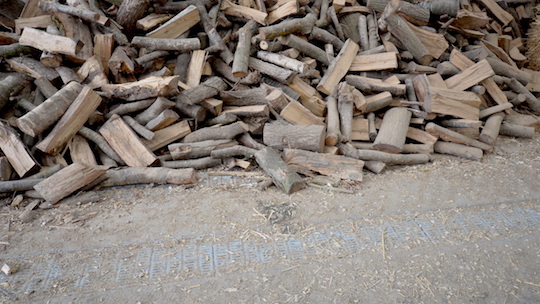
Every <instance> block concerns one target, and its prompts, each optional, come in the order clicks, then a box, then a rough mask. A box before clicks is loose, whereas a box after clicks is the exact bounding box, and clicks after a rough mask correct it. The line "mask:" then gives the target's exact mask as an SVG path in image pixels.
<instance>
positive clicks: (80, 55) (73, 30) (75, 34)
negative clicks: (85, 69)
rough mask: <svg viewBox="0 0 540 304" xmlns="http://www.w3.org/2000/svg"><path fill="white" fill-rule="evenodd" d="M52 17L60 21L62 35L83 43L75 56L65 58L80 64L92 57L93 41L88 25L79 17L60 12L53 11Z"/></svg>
mask: <svg viewBox="0 0 540 304" xmlns="http://www.w3.org/2000/svg"><path fill="white" fill-rule="evenodd" d="M54 17H55V18H56V19H57V20H58V21H59V22H60V23H61V25H62V27H63V30H64V31H63V33H64V36H66V37H69V38H72V39H75V40H77V41H80V42H81V43H82V44H83V46H82V48H81V50H80V51H79V52H77V54H76V55H75V56H68V57H67V59H68V60H70V61H73V62H75V63H78V64H81V63H83V62H84V61H86V59H88V58H90V57H92V56H93V55H94V43H93V39H92V33H91V32H90V29H89V28H88V25H87V24H86V23H84V22H81V20H80V19H79V18H76V17H73V16H71V15H68V14H64V13H60V12H55V13H54Z"/></svg>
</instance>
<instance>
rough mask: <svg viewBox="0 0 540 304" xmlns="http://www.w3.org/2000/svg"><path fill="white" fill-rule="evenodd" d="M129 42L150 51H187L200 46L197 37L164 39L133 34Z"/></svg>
mask: <svg viewBox="0 0 540 304" xmlns="http://www.w3.org/2000/svg"><path fill="white" fill-rule="evenodd" d="M131 44H132V45H133V46H136V47H139V48H146V49H148V50H150V51H155V50H161V51H188V50H198V49H200V48H201V41H200V40H199V38H179V39H166V38H148V37H141V36H135V37H133V40H131Z"/></svg>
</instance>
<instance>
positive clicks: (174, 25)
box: [146, 5, 201, 39]
mask: <svg viewBox="0 0 540 304" xmlns="http://www.w3.org/2000/svg"><path fill="white" fill-rule="evenodd" d="M200 21H201V16H200V15H199V10H198V9H197V7H196V6H195V5H190V6H188V7H186V8H185V9H184V10H182V11H181V12H180V13H178V14H177V15H176V16H174V17H173V18H171V19H170V20H169V21H167V22H166V23H165V24H163V25H162V26H160V27H158V28H157V29H155V30H153V31H151V32H150V33H148V34H146V37H150V38H166V39H176V38H178V37H180V36H181V35H182V34H183V33H185V32H186V31H188V30H189V29H190V28H192V27H193V26H194V25H196V24H197V23H199V22H200Z"/></svg>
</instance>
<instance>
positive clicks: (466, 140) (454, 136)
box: [426, 122, 493, 152]
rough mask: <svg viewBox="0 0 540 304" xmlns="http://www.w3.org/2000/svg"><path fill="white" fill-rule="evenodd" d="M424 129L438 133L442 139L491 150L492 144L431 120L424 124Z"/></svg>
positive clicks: (486, 150)
mask: <svg viewBox="0 0 540 304" xmlns="http://www.w3.org/2000/svg"><path fill="white" fill-rule="evenodd" d="M426 131H428V132H430V133H432V134H436V135H438V136H439V137H440V138H441V139H442V140H445V141H449V142H455V143H458V144H463V145H467V146H472V147H475V148H479V149H482V150H484V151H485V152H491V151H492V150H493V146H491V145H488V144H486V143H483V142H481V141H478V140H476V139H472V138H470V137H467V136H465V135H462V134H459V133H458V132H454V131H452V130H449V129H446V128H443V127H441V126H439V125H436V124H434V123H432V122H430V123H428V124H427V125H426Z"/></svg>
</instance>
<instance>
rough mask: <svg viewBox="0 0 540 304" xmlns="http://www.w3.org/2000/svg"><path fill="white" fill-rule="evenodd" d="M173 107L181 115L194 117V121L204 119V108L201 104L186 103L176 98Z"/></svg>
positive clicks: (198, 121)
mask: <svg viewBox="0 0 540 304" xmlns="http://www.w3.org/2000/svg"><path fill="white" fill-rule="evenodd" d="M175 109H176V110H178V112H180V113H181V114H183V115H186V116H188V117H192V118H195V121H197V123H200V122H202V121H204V119H205V118H206V109H205V108H204V107H202V106H201V105H197V104H187V103H184V102H183V101H180V100H177V101H176V105H175Z"/></svg>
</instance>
